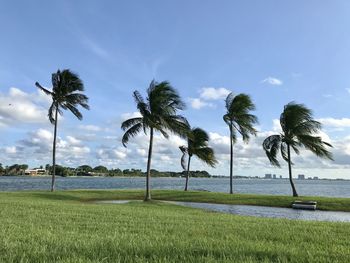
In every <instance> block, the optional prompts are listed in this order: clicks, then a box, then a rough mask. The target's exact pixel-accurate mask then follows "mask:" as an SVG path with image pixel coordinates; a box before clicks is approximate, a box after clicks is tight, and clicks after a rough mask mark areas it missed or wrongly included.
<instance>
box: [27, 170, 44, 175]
mask: <svg viewBox="0 0 350 263" xmlns="http://www.w3.org/2000/svg"><path fill="white" fill-rule="evenodd" d="M24 174H25V175H34V176H35V175H43V174H46V170H45V169H32V170H25V171H24Z"/></svg>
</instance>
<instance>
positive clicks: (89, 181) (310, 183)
mask: <svg viewBox="0 0 350 263" xmlns="http://www.w3.org/2000/svg"><path fill="white" fill-rule="evenodd" d="M50 184H51V178H50V177H14V176H0V191H18V190H48V189H50ZM295 184H296V188H297V190H298V193H299V194H300V195H308V196H331V197H350V181H336V180H295ZM184 185H185V178H151V186H152V189H179V190H180V189H183V188H184ZM144 187H145V178H141V177H118V178H117V177H114V178H113V177H57V179H56V188H57V189H59V190H60V189H61V190H64V189H144ZM189 188H190V189H192V190H208V191H213V192H228V191H229V179H228V178H190V181H189ZM234 191H235V192H236V193H251V194H273V195H290V194H291V188H290V185H289V181H288V180H287V179H276V180H273V179H271V180H267V179H235V180H234Z"/></svg>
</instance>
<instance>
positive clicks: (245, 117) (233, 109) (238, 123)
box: [223, 93, 258, 142]
mask: <svg viewBox="0 0 350 263" xmlns="http://www.w3.org/2000/svg"><path fill="white" fill-rule="evenodd" d="M226 108H227V113H226V114H225V115H224V116H223V119H224V121H225V122H226V124H227V125H228V126H229V127H231V128H233V129H235V130H236V131H238V132H239V133H240V134H241V136H242V138H243V141H244V142H248V141H249V139H250V136H251V135H253V136H256V133H257V131H256V129H255V128H254V125H255V124H257V123H258V118H257V117H256V116H255V115H253V114H251V113H250V111H253V110H255V105H254V103H253V102H252V100H251V98H250V96H249V95H247V94H244V93H242V94H238V95H237V96H233V93H230V94H229V95H228V96H227V98H226Z"/></svg>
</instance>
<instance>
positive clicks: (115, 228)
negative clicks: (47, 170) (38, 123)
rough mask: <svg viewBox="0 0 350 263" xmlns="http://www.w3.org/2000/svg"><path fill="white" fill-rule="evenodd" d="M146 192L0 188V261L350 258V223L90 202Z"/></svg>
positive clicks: (197, 196)
mask: <svg viewBox="0 0 350 263" xmlns="http://www.w3.org/2000/svg"><path fill="white" fill-rule="evenodd" d="M142 197H143V191H61V192H56V193H49V192H44V191H42V192H12V193H0V224H1V227H0V262H350V239H349V236H350V224H349V223H329V222H310V221H308V222H307V221H292V220H284V219H268V218H254V217H244V216H236V215H227V214H221V213H214V212H207V211H202V210H199V209H192V208H188V207H181V206H176V205H172V204H164V203H161V202H159V201H153V202H148V203H144V202H136V201H135V202H132V203H129V204H119V205H115V204H94V203H93V202H89V201H92V200H102V199H141V198H142ZM153 197H154V198H155V199H164V200H182V201H184V200H187V201H201V202H216V203H245V204H259V205H261V204H264V205H268V204H274V205H277V206H286V205H287V204H288V203H289V204H290V201H291V200H292V199H291V198H290V197H271V196H270V197H269V196H264V197H261V196H254V195H233V196H230V195H226V194H218V193H206V192H188V193H186V194H185V193H183V192H181V191H153ZM312 199H314V200H317V201H318V202H319V203H320V205H321V204H322V205H323V207H322V208H323V209H333V210H334V208H337V209H338V208H340V210H348V208H349V203H350V200H349V199H334V198H312ZM240 200H241V201H240ZM274 200H275V201H274ZM264 202H265V203H264ZM338 202H340V203H341V204H340V205H339V204H338Z"/></svg>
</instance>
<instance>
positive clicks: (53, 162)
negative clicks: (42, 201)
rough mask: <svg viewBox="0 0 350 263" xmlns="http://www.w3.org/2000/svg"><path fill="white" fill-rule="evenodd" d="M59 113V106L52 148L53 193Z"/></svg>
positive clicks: (52, 188) (53, 189)
mask: <svg viewBox="0 0 350 263" xmlns="http://www.w3.org/2000/svg"><path fill="white" fill-rule="evenodd" d="M57 113H58V105H56V111H55V128H54V133H53V147H52V181H51V192H53V191H55V173H56V137H57V122H58V120H57Z"/></svg>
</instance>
